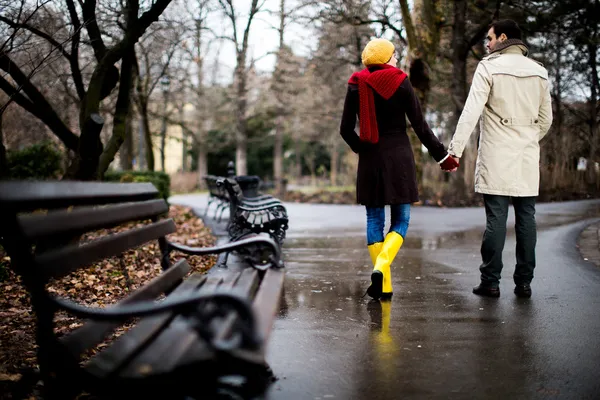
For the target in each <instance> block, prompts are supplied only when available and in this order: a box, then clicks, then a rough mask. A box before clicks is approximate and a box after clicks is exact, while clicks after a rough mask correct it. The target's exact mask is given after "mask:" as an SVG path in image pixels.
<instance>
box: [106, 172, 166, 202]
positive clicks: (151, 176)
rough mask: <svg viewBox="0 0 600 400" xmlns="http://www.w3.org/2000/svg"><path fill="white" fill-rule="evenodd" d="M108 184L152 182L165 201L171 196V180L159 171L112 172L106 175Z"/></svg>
mask: <svg viewBox="0 0 600 400" xmlns="http://www.w3.org/2000/svg"><path fill="white" fill-rule="evenodd" d="M104 180H105V181H108V182H150V183H152V184H154V186H155V187H156V188H157V189H158V191H159V192H160V195H161V196H162V197H163V198H164V199H168V198H169V196H170V195H171V178H170V177H169V175H167V174H165V173H164V172H159V171H110V172H106V173H105V174H104Z"/></svg>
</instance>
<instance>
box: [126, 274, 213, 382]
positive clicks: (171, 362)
mask: <svg viewBox="0 0 600 400" xmlns="http://www.w3.org/2000/svg"><path fill="white" fill-rule="evenodd" d="M221 283H222V279H221V277H217V276H209V277H208V278H207V279H206V281H205V282H204V284H203V285H202V286H201V287H200V288H199V289H198V292H199V293H207V294H209V293H213V292H214V291H215V290H216V289H217V287H218V286H219V285H220V284H221ZM192 345H196V346H199V347H200V349H201V350H200V352H198V353H196V357H195V359H194V361H200V360H203V359H209V358H211V357H212V356H213V354H212V351H208V347H207V346H206V345H203V342H202V341H201V340H200V338H199V337H198V334H197V333H196V332H195V331H193V330H192V328H191V327H190V324H189V322H188V320H187V318H185V317H181V316H178V317H176V318H174V319H173V321H171V323H170V324H169V326H167V327H166V328H165V329H164V330H162V331H161V332H160V334H159V335H158V336H157V337H156V338H155V339H154V340H153V341H152V344H151V345H150V346H148V347H147V348H145V349H143V350H142V351H141V352H140V353H139V354H138V355H137V356H136V357H135V359H133V360H130V362H129V363H128V364H127V365H126V366H124V368H123V369H122V371H120V372H119V375H120V376H121V377H127V378H141V377H144V376H148V375H150V374H160V373H163V372H168V371H171V370H173V368H174V367H175V366H177V365H178V363H179V361H180V359H181V358H182V357H184V355H185V354H186V353H187V352H188V351H189V349H190V347H191V346H192Z"/></svg>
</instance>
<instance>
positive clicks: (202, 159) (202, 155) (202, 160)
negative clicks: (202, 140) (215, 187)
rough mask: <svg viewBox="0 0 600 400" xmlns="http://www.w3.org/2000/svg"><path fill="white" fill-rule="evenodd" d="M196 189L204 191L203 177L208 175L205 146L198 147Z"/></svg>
mask: <svg viewBox="0 0 600 400" xmlns="http://www.w3.org/2000/svg"><path fill="white" fill-rule="evenodd" d="M197 160H198V187H199V188H200V189H206V182H204V177H205V176H206V175H208V157H207V151H206V146H199V147H198V158H197Z"/></svg>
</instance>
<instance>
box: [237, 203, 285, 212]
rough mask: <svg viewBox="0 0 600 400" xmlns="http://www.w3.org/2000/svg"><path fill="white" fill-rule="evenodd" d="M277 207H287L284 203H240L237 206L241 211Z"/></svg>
mask: <svg viewBox="0 0 600 400" xmlns="http://www.w3.org/2000/svg"><path fill="white" fill-rule="evenodd" d="M275 207H282V208H284V209H285V206H284V205H283V204H282V203H270V204H264V205H263V204H260V205H256V206H255V205H252V204H240V205H239V206H238V207H237V208H238V210H241V211H264V210H269V209H271V208H275Z"/></svg>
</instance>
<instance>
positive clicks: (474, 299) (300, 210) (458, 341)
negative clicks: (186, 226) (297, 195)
mask: <svg viewBox="0 0 600 400" xmlns="http://www.w3.org/2000/svg"><path fill="white" fill-rule="evenodd" d="M172 201H173V202H175V203H181V204H187V205H190V206H194V207H197V208H203V207H204V206H205V205H206V197H205V196H193V195H190V196H179V197H175V198H173V199H172ZM286 206H287V208H288V212H289V216H290V229H289V231H288V237H287V239H286V241H285V246H284V254H285V260H286V267H287V275H286V283H285V294H284V298H283V299H282V307H281V312H280V315H279V318H278V319H277V321H276V323H275V328H274V332H273V334H272V336H271V339H270V343H269V353H268V361H269V362H270V365H271V367H272V369H273V370H274V372H275V374H276V375H277V377H278V378H279V379H278V381H277V382H275V383H274V384H273V386H272V387H271V389H270V390H269V393H268V394H267V398H268V399H386V400H388V399H447V398H451V399H472V398H477V399H481V398H485V399H546V398H549V399H600V269H599V268H598V267H596V266H595V265H592V264H591V263H588V262H586V261H583V259H582V258H581V256H580V254H579V251H578V250H577V248H576V239H577V236H578V234H579V232H581V230H582V229H583V228H584V227H585V226H586V225H588V224H589V223H592V222H597V221H598V220H599V219H598V218H599V217H600V201H584V202H568V203H554V204H540V205H538V218H537V220H538V227H539V234H538V247H537V249H538V250H537V261H538V267H537V268H536V271H535V279H534V282H533V285H532V287H533V290H534V294H533V297H532V298H531V299H529V300H524V299H517V298H516V297H515V296H514V294H513V293H512V289H513V283H512V272H513V269H514V259H515V251H514V247H515V240H514V233H513V230H512V226H513V224H514V215H512V216H511V217H509V237H508V239H507V242H506V247H505V251H504V261H505V268H504V271H503V280H502V282H501V286H500V289H501V292H502V295H501V297H500V298H499V299H487V298H480V297H478V296H475V295H473V294H472V293H471V288H472V287H473V286H474V285H476V284H477V283H478V279H479V271H478V265H479V262H480V258H479V257H480V256H479V246H480V240H481V235H482V233H483V230H484V224H485V214H484V211H483V209H482V208H467V209H438V208H426V207H414V208H413V209H412V215H411V225H410V228H409V232H408V235H407V238H406V241H405V244H404V246H403V248H402V249H401V250H400V253H399V256H398V257H397V258H396V261H395V262H394V263H393V265H392V273H393V283H394V297H393V300H392V301H391V303H379V302H372V301H369V300H368V298H361V296H362V295H363V293H364V291H365V289H366V287H367V286H368V283H369V276H370V272H371V270H372V266H371V264H370V259H369V255H368V252H367V249H366V244H365V238H364V229H365V216H364V211H363V208H362V207H360V206H336V205H305V204H286ZM511 213H512V211H511ZM388 216H389V215H388ZM388 219H389V218H388Z"/></svg>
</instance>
